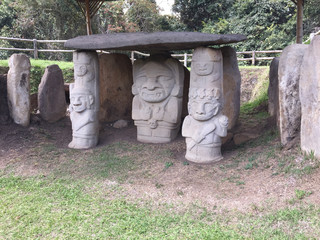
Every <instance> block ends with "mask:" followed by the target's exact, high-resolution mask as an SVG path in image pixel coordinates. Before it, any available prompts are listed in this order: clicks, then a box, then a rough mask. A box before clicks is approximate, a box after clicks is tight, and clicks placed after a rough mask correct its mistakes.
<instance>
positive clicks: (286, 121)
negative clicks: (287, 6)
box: [278, 44, 308, 146]
mask: <svg viewBox="0 0 320 240" xmlns="http://www.w3.org/2000/svg"><path fill="white" fill-rule="evenodd" d="M307 47H308V46H307V45H303V44H293V45H290V46H288V47H286V48H285V49H284V50H283V52H282V54H281V56H280V62H279V69H278V71H279V72H278V73H279V110H280V136H281V144H282V145H283V146H285V145H287V144H288V143H289V142H290V141H291V140H293V139H294V138H295V137H297V136H298V135H299V131H300V124H301V103H300V100H299V80H300V69H301V63H302V58H303V55H304V53H305V50H306V49H307Z"/></svg>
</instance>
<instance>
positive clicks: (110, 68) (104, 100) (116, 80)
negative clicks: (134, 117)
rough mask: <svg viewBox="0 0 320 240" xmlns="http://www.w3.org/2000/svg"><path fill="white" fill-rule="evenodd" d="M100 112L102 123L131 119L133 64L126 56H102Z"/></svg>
mask: <svg viewBox="0 0 320 240" xmlns="http://www.w3.org/2000/svg"><path fill="white" fill-rule="evenodd" d="M99 65H100V112H99V119H100V121H101V122H113V121H116V120H119V119H131V110H132V98H133V95H132V93H131V87H132V84H133V79H132V63H131V61H130V59H129V57H128V56H127V55H125V54H116V53H112V54H101V55H99Z"/></svg>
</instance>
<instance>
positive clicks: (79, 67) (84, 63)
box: [73, 52, 95, 81]
mask: <svg viewBox="0 0 320 240" xmlns="http://www.w3.org/2000/svg"><path fill="white" fill-rule="evenodd" d="M73 62H74V75H75V77H76V78H78V79H83V80H86V81H91V80H92V79H94V77H95V71H94V66H93V62H92V57H91V55H89V54H87V53H84V52H79V53H74V56H73Z"/></svg>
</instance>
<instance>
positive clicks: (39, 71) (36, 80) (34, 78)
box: [0, 59, 73, 94]
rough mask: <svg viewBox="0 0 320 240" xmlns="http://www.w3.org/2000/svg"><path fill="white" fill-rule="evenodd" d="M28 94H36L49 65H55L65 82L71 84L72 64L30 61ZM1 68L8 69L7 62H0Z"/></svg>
mask: <svg viewBox="0 0 320 240" xmlns="http://www.w3.org/2000/svg"><path fill="white" fill-rule="evenodd" d="M30 62H31V70H30V92H31V94H33V93H37V92H38V86H39V84H40V82H41V78H42V76H43V74H44V71H45V68H46V67H47V66H49V65H53V64H57V65H59V67H60V68H61V70H62V73H63V78H64V81H65V82H73V62H63V61H49V60H35V59H30ZM0 66H1V67H8V60H0Z"/></svg>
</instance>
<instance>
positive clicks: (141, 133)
mask: <svg viewBox="0 0 320 240" xmlns="http://www.w3.org/2000/svg"><path fill="white" fill-rule="evenodd" d="M183 80H184V69H183V66H182V65H181V64H180V62H179V61H178V60H176V59H173V58H171V57H167V56H165V55H154V56H151V57H150V58H149V59H147V60H137V61H136V62H135V63H134V65H133V82H134V84H133V86H132V93H133V95H134V98H133V102H132V119H133V120H134V123H135V125H136V126H137V139H138V141H141V142H146V143H167V142H170V141H171V140H173V139H174V138H175V137H176V136H177V133H178V131H179V128H180V124H181V112H182V94H183Z"/></svg>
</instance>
